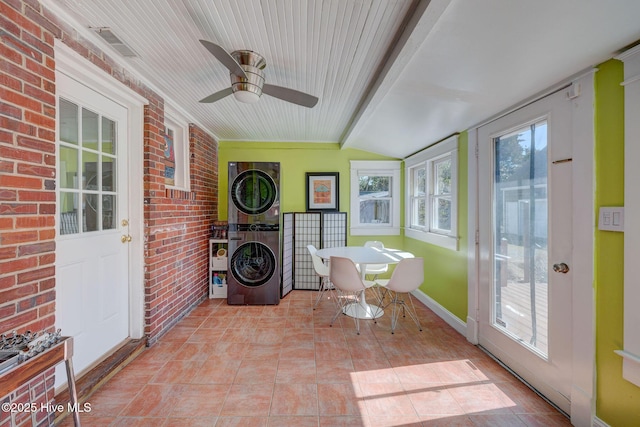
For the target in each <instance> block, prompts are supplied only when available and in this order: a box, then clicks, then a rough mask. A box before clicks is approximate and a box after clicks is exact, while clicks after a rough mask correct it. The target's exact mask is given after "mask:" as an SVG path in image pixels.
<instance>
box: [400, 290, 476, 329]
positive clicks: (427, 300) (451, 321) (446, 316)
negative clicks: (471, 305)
mask: <svg viewBox="0 0 640 427" xmlns="http://www.w3.org/2000/svg"><path fill="white" fill-rule="evenodd" d="M411 295H413V296H414V297H416V298H417V299H418V301H420V302H421V303H423V304H424V305H426V306H427V307H428V308H429V309H430V310H431V311H433V312H434V313H435V314H437V315H438V316H439V317H440V318H442V320H444V321H445V322H447V324H448V325H449V326H451V327H452V328H453V329H455V330H456V331H458V333H460V334H461V335H462V336H464V337H466V336H467V324H466V323H465V322H463V321H462V320H460V319H458V317H457V316H455V315H454V314H453V313H451V312H450V311H449V310H447V309H446V308H444V307H443V306H441V305H440V304H439V303H438V302H436V300H434V299H433V298H431V297H430V296H428V295H427V294H425V293H424V292H422V291H421V290H420V289H417V290H415V291H413V292H412V293H411Z"/></svg>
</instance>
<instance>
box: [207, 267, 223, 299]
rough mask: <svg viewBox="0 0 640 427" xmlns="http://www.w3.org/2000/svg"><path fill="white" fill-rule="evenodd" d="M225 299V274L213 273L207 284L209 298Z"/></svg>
mask: <svg viewBox="0 0 640 427" xmlns="http://www.w3.org/2000/svg"><path fill="white" fill-rule="evenodd" d="M226 297H227V279H226V274H224V273H218V272H214V273H212V275H211V281H210V282H209V298H226Z"/></svg>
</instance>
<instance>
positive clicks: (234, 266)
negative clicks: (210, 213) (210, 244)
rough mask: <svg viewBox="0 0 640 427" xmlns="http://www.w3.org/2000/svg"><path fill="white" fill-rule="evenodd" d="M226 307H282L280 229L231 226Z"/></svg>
mask: <svg viewBox="0 0 640 427" xmlns="http://www.w3.org/2000/svg"><path fill="white" fill-rule="evenodd" d="M228 239H229V261H228V262H229V265H228V269H227V304H229V305H243V304H246V305H260V304H279V303H280V280H281V279H280V277H281V276H280V260H279V256H280V227H279V225H278V224H266V223H260V224H258V223H255V224H229V233H228Z"/></svg>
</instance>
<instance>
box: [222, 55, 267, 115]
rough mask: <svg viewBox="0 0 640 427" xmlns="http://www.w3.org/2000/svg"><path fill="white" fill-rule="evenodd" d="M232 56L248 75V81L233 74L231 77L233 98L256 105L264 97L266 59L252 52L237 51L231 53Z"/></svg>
mask: <svg viewBox="0 0 640 427" xmlns="http://www.w3.org/2000/svg"><path fill="white" fill-rule="evenodd" d="M231 56H232V57H233V59H235V60H236V61H237V62H238V64H240V67H242V69H243V70H244V72H245V74H246V75H247V77H248V78H247V79H245V78H244V77H240V76H238V75H235V74H233V73H230V74H229V75H230V76H231V88H232V89H233V96H235V97H236V99H238V100H239V101H241V102H245V103H254V102H258V100H259V99H260V95H262V85H263V84H264V72H263V71H262V70H263V69H264V67H266V65H267V62H266V61H265V59H264V58H263V57H262V56H261V55H259V54H257V53H255V52H253V51H251V50H236V51H234V52H231Z"/></svg>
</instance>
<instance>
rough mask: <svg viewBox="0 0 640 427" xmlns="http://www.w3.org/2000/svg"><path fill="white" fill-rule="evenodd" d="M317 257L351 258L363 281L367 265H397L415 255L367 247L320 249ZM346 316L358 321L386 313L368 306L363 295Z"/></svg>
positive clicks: (371, 305) (347, 308) (352, 305)
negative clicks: (355, 318)
mask: <svg viewBox="0 0 640 427" xmlns="http://www.w3.org/2000/svg"><path fill="white" fill-rule="evenodd" d="M317 255H318V256H319V257H320V258H322V259H326V260H328V259H329V258H331V257H332V256H337V257H343V258H349V259H350V260H352V261H353V262H354V263H356V264H357V265H358V267H359V268H360V273H361V274H362V279H363V280H364V276H365V270H366V268H367V264H396V263H398V262H400V261H401V260H402V259H403V258H413V254H411V253H409V252H404V251H400V250H398V249H390V248H384V249H378V248H371V247H366V246H339V247H335V248H324V249H320V250H319V251H318V252H317ZM344 314H346V315H348V316H351V317H357V318H358V319H376V318H378V317H380V316H382V315H383V314H384V311H383V310H382V309H381V308H380V307H378V306H377V305H373V304H368V303H367V301H366V299H365V297H364V294H363V297H362V298H361V300H360V302H359V303H358V304H350V305H348V306H347V307H346V308H345V309H344Z"/></svg>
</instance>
